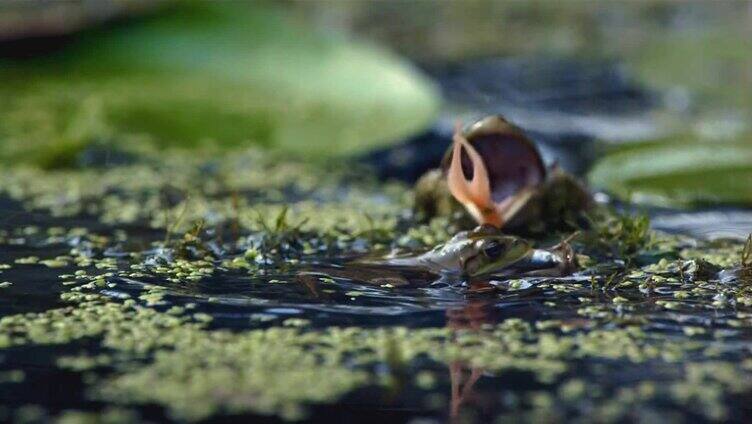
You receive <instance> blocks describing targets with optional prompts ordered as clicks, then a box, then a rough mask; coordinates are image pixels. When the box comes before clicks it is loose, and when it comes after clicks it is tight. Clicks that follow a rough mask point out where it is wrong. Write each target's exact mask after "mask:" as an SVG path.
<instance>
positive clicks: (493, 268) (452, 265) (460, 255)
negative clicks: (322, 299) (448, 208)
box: [370, 224, 576, 279]
mask: <svg viewBox="0 0 752 424" xmlns="http://www.w3.org/2000/svg"><path fill="white" fill-rule="evenodd" d="M570 239H571V238H568V239H566V240H564V241H562V242H561V243H559V244H557V245H555V246H552V247H550V248H546V249H541V248H534V247H533V245H532V244H531V242H529V241H528V240H526V239H524V238H521V237H517V236H513V235H507V234H504V233H502V232H501V231H500V230H499V229H498V228H496V227H494V226H492V225H489V224H484V225H480V226H478V227H476V228H474V229H472V230H466V231H460V232H458V233H457V234H455V235H454V236H453V237H452V238H451V239H449V240H448V241H447V242H445V243H441V244H439V245H437V246H435V247H434V248H433V249H431V250H429V251H427V252H425V253H422V254H419V255H414V256H407V257H389V258H385V259H383V260H382V261H379V262H370V264H372V265H373V264H381V265H387V266H391V267H409V268H420V269H424V270H427V271H430V272H433V273H435V274H438V275H441V276H442V277H447V278H459V279H462V278H465V279H476V278H482V277H488V276H511V275H515V276H564V275H568V274H570V273H572V272H573V271H574V269H576V262H575V255H574V252H573V249H572V247H571V246H570V244H569V241H570Z"/></svg>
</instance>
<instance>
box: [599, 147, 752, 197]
mask: <svg viewBox="0 0 752 424" xmlns="http://www.w3.org/2000/svg"><path fill="white" fill-rule="evenodd" d="M589 180H590V182H591V184H593V185H594V186H595V187H598V188H601V189H605V190H608V191H610V192H612V193H613V194H615V195H616V196H618V197H620V198H622V199H624V200H628V201H632V202H636V203H643V204H651V205H657V206H678V207H689V206H700V205H710V204H714V205H717V204H728V205H751V204H752V136H750V135H745V136H742V137H738V138H735V139H733V140H712V141H711V140H697V139H696V137H695V136H691V135H690V136H686V137H683V138H674V139H671V140H663V141H661V142H651V143H645V144H642V145H635V146H630V147H628V148H626V149H623V150H617V151H615V152H613V153H611V154H608V155H606V156H605V157H604V158H603V159H601V160H600V161H599V162H598V163H596V165H595V167H594V168H593V169H592V170H591V172H590V174H589Z"/></svg>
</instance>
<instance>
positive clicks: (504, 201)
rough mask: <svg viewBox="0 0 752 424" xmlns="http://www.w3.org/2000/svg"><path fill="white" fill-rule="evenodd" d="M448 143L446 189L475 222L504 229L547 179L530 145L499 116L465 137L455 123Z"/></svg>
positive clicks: (481, 124) (465, 134)
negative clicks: (450, 142)
mask: <svg viewBox="0 0 752 424" xmlns="http://www.w3.org/2000/svg"><path fill="white" fill-rule="evenodd" d="M452 140H453V145H452V149H451V151H450V154H449V155H448V157H447V158H445V170H446V174H447V185H448V187H449V191H450V192H451V194H452V196H454V198H455V199H456V200H457V201H458V202H460V203H461V204H462V205H463V206H464V207H465V208H466V209H467V210H468V212H470V214H471V215H472V216H473V217H474V218H475V220H476V221H477V222H478V223H479V224H489V225H493V226H494V227H497V228H501V227H503V226H504V224H505V223H506V222H508V221H509V220H510V219H511V218H512V217H513V216H514V215H515V214H516V213H517V212H518V211H519V210H520V209H521V208H522V206H524V205H525V204H526V203H527V201H528V200H529V199H530V197H531V196H532V195H533V194H535V187H537V186H539V185H540V184H541V183H543V182H544V181H545V179H546V168H545V165H544V164H543V161H542V159H541V156H540V153H539V152H538V150H537V149H536V148H535V146H534V145H533V143H532V142H531V141H530V140H529V139H527V137H526V136H525V135H524V134H523V133H522V131H521V130H519V129H517V128H516V127H514V126H512V125H511V124H509V123H508V122H506V121H505V120H504V119H503V118H501V117H498V116H492V117H489V118H486V119H484V120H482V121H480V122H478V123H476V124H475V125H473V126H472V127H471V128H470V130H469V131H468V132H467V133H465V132H463V131H462V129H461V126H460V125H459V124H458V125H457V126H456V128H455V132H454V136H453V138H452ZM447 164H448V166H446V165H447Z"/></svg>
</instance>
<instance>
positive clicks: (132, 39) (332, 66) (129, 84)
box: [0, 2, 439, 164]
mask: <svg viewBox="0 0 752 424" xmlns="http://www.w3.org/2000/svg"><path fill="white" fill-rule="evenodd" d="M0 78H2V80H3V81H4V83H3V84H2V86H0V100H1V101H0V120H2V122H3V123H4V125H3V127H2V128H0V143H3V144H5V146H6V148H4V149H2V152H1V153H0V158H3V157H5V158H6V159H7V158H14V159H16V158H19V157H20V158H30V159H31V160H33V161H36V162H39V158H40V157H44V158H45V159H44V161H43V162H45V163H54V161H51V159H50V158H49V157H48V156H49V154H50V153H51V152H53V153H54V152H55V151H59V150H60V149H62V150H65V149H63V147H65V146H71V148H75V149H79V148H81V146H85V145H87V144H88V143H90V142H98V143H101V142H110V143H119V145H121V146H125V145H131V144H134V143H135V144H139V143H141V144H145V145H151V146H156V147H158V148H164V147H176V146H177V147H193V148H195V147H202V146H207V147H212V148H216V147H235V146H243V145H247V144H254V145H257V146H263V147H267V148H273V149H277V150H279V151H282V152H285V153H289V154H294V155H299V156H305V157H308V158H323V157H330V156H332V155H335V156H336V155H347V154H352V153H356V152H361V151H364V150H367V149H370V148H373V147H374V146H377V145H382V144H385V143H389V142H394V141H396V140H398V139H399V138H400V137H403V136H405V135H407V134H409V133H411V132H415V131H418V130H420V129H421V128H422V127H424V126H426V125H428V123H430V122H431V120H432V119H433V118H434V116H435V113H436V111H437V109H438V102H439V100H438V96H437V94H436V92H435V90H434V88H433V86H432V85H431V84H430V83H429V82H428V81H427V80H426V79H424V78H423V77H422V76H421V75H420V74H418V73H417V72H416V71H415V70H414V69H413V68H411V67H410V66H409V65H408V64H406V63H405V62H403V61H401V60H400V59H399V58H397V57H395V56H393V55H391V54H389V53H388V52H385V51H383V50H381V49H379V48H377V47H375V46H371V45H368V44H365V43H362V42H354V41H351V40H346V39H344V38H342V37H341V36H339V35H337V34H330V33H323V32H322V31H318V30H314V29H313V28H311V27H310V26H309V25H308V23H306V22H300V21H295V20H294V19H293V18H291V17H289V16H287V15H285V14H284V13H282V11H280V10H278V9H276V8H274V7H272V6H270V5H269V4H266V3H240V2H207V3H204V2H188V3H182V4H181V6H180V7H179V8H178V9H177V10H169V11H166V12H164V13H162V14H160V15H158V16H155V17H151V18H148V19H142V20H139V21H136V22H131V23H128V24H123V25H117V26H115V27H114V28H110V29H104V30H98V31H90V32H87V33H85V34H82V35H81V36H80V37H79V40H77V41H76V42H75V43H73V45H71V46H69V47H68V48H66V49H64V50H62V51H60V52H58V53H56V54H54V55H52V56H51V57H46V58H42V59H36V60H31V61H28V60H27V61H24V62H23V63H19V62H11V61H5V62H0ZM88 103H95V104H97V105H98V106H97V107H98V108H99V111H98V112H97V114H96V115H97V116H96V117H95V118H94V119H98V120H100V121H101V122H99V123H98V124H97V125H92V128H99V130H97V131H83V132H81V131H79V132H75V131H70V128H69V127H70V121H71V119H72V117H74V116H76V115H80V114H81V113H82V108H83V107H84V106H82V105H85V104H88ZM103 129H106V131H105V130H103ZM76 137H77V138H76ZM60 154H62V157H68V156H70V154H71V153H70V151H66V152H58V153H55V155H60ZM53 156H54V155H53ZM62 163H63V164H64V163H65V161H62Z"/></svg>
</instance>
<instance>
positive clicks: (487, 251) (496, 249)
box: [483, 241, 504, 259]
mask: <svg viewBox="0 0 752 424" xmlns="http://www.w3.org/2000/svg"><path fill="white" fill-rule="evenodd" d="M502 253H504V246H502V245H501V243H499V242H497V241H489V242H488V243H486V244H485V245H484V246H483V254H484V255H486V257H488V258H489V259H496V258H498V257H499V256H501V254H502Z"/></svg>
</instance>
